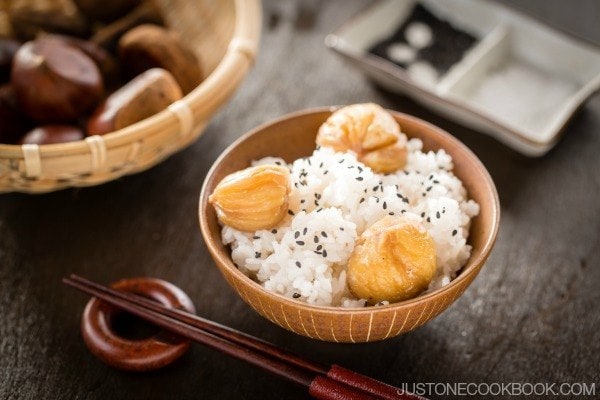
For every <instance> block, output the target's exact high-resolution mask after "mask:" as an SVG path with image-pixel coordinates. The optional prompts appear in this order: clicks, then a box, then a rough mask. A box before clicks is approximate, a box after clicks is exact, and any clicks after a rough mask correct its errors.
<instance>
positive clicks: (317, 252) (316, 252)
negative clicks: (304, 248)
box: [314, 251, 323, 255]
mask: <svg viewBox="0 0 600 400" xmlns="http://www.w3.org/2000/svg"><path fill="white" fill-rule="evenodd" d="M314 253H315V254H319V255H321V254H323V253H321V252H320V251H314Z"/></svg>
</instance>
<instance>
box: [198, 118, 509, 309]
mask: <svg viewBox="0 0 600 400" xmlns="http://www.w3.org/2000/svg"><path fill="white" fill-rule="evenodd" d="M332 110H333V109H330V108H322V109H315V110H307V111H301V112H298V113H294V114H291V115H288V116H284V117H282V118H280V119H278V120H275V121H273V122H270V123H268V124H265V125H262V126H260V127H258V128H256V129H254V130H253V131H251V132H249V133H247V134H245V135H244V136H242V137H241V138H239V139H238V140H237V141H236V142H234V143H233V144H232V145H231V146H229V148H227V149H226V150H225V152H224V153H223V154H222V155H221V157H219V159H218V160H217V161H216V162H215V164H214V165H213V167H212V168H211V170H210V171H209V173H208V175H207V177H206V180H205V182H204V186H203V188H202V193H201V195H200V210H199V212H200V224H201V228H202V233H203V236H204V239H205V241H206V243H207V246H208V247H209V250H210V252H211V254H212V255H213V258H214V259H215V262H217V264H220V266H221V268H228V269H230V270H232V272H233V274H234V275H235V276H237V277H239V278H240V279H246V280H250V279H249V278H247V277H246V276H245V275H244V274H243V273H242V272H240V271H239V270H237V268H236V267H235V265H234V264H233V262H232V261H231V257H230V251H229V249H228V248H227V247H226V246H224V245H223V244H222V242H221V227H220V226H219V224H218V220H217V216H216V213H215V211H214V208H213V207H212V206H210V204H208V196H209V195H210V193H212V192H213V190H214V188H215V186H216V185H217V184H218V183H219V182H220V181H221V179H223V178H224V177H225V176H226V175H228V174H230V173H232V172H235V171H238V170H240V169H243V168H246V167H248V166H249V165H250V163H251V161H252V160H256V159H260V158H262V157H267V156H278V157H282V158H283V159H285V160H286V161H287V162H292V161H294V160H295V159H297V158H300V157H304V156H308V155H310V154H312V152H313V150H314V149H315V138H316V134H317V131H318V128H319V126H320V125H321V124H322V123H323V122H324V121H325V120H326V119H327V117H328V116H329V115H330V114H331V112H332ZM392 114H393V116H394V118H395V119H396V120H397V121H398V123H399V124H400V127H401V129H402V131H403V132H404V133H405V134H406V135H407V136H408V137H409V138H419V139H421V140H422V141H423V147H424V149H425V150H427V151H428V150H434V151H435V150H439V149H444V150H445V151H446V152H447V153H449V154H450V155H451V156H452V158H453V161H454V174H455V175H456V176H458V177H459V178H460V179H461V180H462V182H463V184H464V186H465V188H466V189H467V191H468V195H469V198H471V199H473V200H475V201H476V202H477V203H479V205H480V213H479V215H478V216H477V217H475V218H474V219H473V220H472V225H471V230H470V235H469V241H468V243H469V244H470V245H471V246H472V247H473V249H472V253H471V257H470V258H469V260H468V262H467V264H466V265H465V266H464V267H463V269H462V270H461V272H460V274H459V276H458V277H457V278H455V279H454V280H453V281H452V282H451V283H450V284H448V285H446V286H445V287H444V288H441V289H439V290H436V291H434V292H432V293H431V294H427V295H424V296H418V297H417V298H415V299H412V300H407V301H404V302H400V303H394V304H391V305H389V306H387V307H394V306H396V305H399V304H406V303H410V302H412V301H417V300H419V299H422V298H424V297H427V296H431V295H434V294H436V293H438V292H441V291H444V290H446V289H447V288H449V287H452V286H453V285H455V284H456V283H457V282H458V281H460V280H461V279H462V278H463V277H465V276H466V275H469V272H471V270H475V269H478V268H479V267H481V265H482V264H483V262H484V261H485V259H486V258H487V256H488V254H489V252H490V250H491V247H492V245H493V243H494V240H495V237H496V233H497V230H498V222H499V202H498V195H497V193H496V188H495V186H494V183H493V181H492V179H491V177H490V176H489V174H488V172H487V171H486V169H485V167H484V166H483V165H482V164H481V162H480V161H479V160H478V159H477V157H475V155H474V154H473V153H472V152H471V151H470V150H469V149H468V148H467V147H466V146H464V145H463V144H462V143H461V142H459V141H458V140H457V139H455V138H454V137H452V136H451V135H450V134H448V133H446V132H444V131H443V130H441V129H440V128H437V127H435V126H434V125H431V124H429V123H427V122H425V121H423V120H420V119H418V118H415V117H411V116H409V115H406V114H403V113H399V112H392ZM471 279H472V277H471ZM254 284H255V285H256V287H258V288H260V290H262V291H265V292H266V290H265V289H263V288H262V287H261V286H260V285H258V284H257V283H254ZM269 295H271V296H273V294H272V293H270V292H269ZM277 297H279V298H281V299H282V300H288V299H283V297H281V296H277ZM289 301H293V300H291V299H289ZM296 303H299V302H296ZM303 304H304V303H303ZM307 307H309V308H318V309H330V310H342V309H340V308H338V307H325V306H313V305H307ZM369 308H371V307H369Z"/></svg>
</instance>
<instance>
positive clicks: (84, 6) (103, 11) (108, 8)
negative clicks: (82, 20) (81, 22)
mask: <svg viewBox="0 0 600 400" xmlns="http://www.w3.org/2000/svg"><path fill="white" fill-rule="evenodd" d="M74 2H75V4H76V5H77V8H79V10H80V11H81V12H82V13H83V14H84V15H85V16H87V17H88V18H90V19H95V20H99V21H104V22H110V21H114V20H115V19H117V18H119V17H121V16H123V15H124V14H126V13H127V12H128V11H130V10H131V9H132V8H133V7H135V6H137V5H138V4H139V3H140V0H74Z"/></svg>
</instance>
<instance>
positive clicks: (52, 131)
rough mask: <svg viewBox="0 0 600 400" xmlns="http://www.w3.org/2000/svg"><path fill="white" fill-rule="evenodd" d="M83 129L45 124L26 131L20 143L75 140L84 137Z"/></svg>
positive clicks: (48, 142) (52, 142)
mask: <svg viewBox="0 0 600 400" xmlns="http://www.w3.org/2000/svg"><path fill="white" fill-rule="evenodd" d="M84 136H85V135H84V134H83V131H82V130H81V129H80V128H78V127H76V126H71V125H46V126H38V127H37V128H35V129H33V130H31V131H29V132H27V133H26V134H25V136H23V138H22V139H21V144H55V143H66V142H75V141H77V140H82V139H83V138H84Z"/></svg>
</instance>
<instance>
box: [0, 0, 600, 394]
mask: <svg viewBox="0 0 600 400" xmlns="http://www.w3.org/2000/svg"><path fill="white" fill-rule="evenodd" d="M505 2H506V3H511V4H516V3H518V4H519V7H522V8H525V9H527V10H529V11H531V12H532V13H534V14H536V15H538V16H540V17H542V18H543V19H545V20H547V21H549V22H551V23H553V24H555V25H557V26H560V27H563V28H565V29H567V30H569V31H572V32H574V33H577V34H579V35H581V36H584V37H586V38H588V39H590V40H593V41H595V42H597V43H600V28H599V26H598V19H599V16H600V4H599V3H598V2H597V1H595V0H587V1H584V0H580V1H577V2H566V1H561V0H552V1H546V0H527V1H525V0H523V1H517V0H511V1H510V2H509V1H505ZM367 3H368V1H359V0H353V1H348V0H344V1H342V0H336V1H327V2H318V1H315V0H310V1H309V0H303V1H291V0H287V1H276V0H272V1H266V2H265V3H264V15H265V18H264V31H263V39H262V44H261V50H260V55H259V58H258V60H257V63H256V66H255V68H254V70H253V71H252V72H251V73H250V74H249V76H248V78H247V79H246V81H245V83H244V84H243V85H242V87H241V89H240V90H239V92H238V93H237V95H236V96H235V97H234V99H233V101H232V102H231V103H230V104H229V105H228V106H227V107H226V108H225V109H223V110H222V111H221V112H220V113H219V115H218V116H217V117H216V118H215V120H214V121H213V123H212V124H211V126H210V127H209V128H208V129H207V131H206V133H205V134H204V136H203V137H202V138H201V139H200V140H199V141H198V142H197V143H195V144H194V145H193V146H191V147H190V148H189V149H187V150H185V151H183V152H182V153H180V154H177V155H175V156H173V157H171V158H170V159H169V160H167V161H166V162H164V163H162V164H161V165H159V166H157V167H155V168H153V169H152V170H150V171H148V172H146V173H143V174H139V175H136V176H132V177H127V178H122V179H120V180H118V181H115V182H112V183H109V184H106V185H102V186H99V187H94V188H86V189H69V190H64V191H61V192H58V193H52V194H48V195H39V196H29V195H20V194H11V195H2V196H0V398H2V399H4V398H19V399H30V398H31V399H38V398H47V399H106V398H110V399H115V400H116V399H145V398H153V399H154V398H157V399H170V398H178V399H280V398H281V399H304V398H306V394H305V393H303V392H302V390H299V389H298V388H297V387H294V386H293V385H289V384H288V383H285V382H282V381H279V380H276V379H273V378H272V377H271V376H269V375H266V374H265V373H263V372H261V371H259V370H257V369H253V368H249V367H248V366H247V365H245V364H243V363H241V362H238V361H235V360H232V359H229V358H227V357H224V356H223V355H221V354H218V353H216V352H214V351H212V350H209V349H206V348H203V347H200V346H194V348H193V350H192V351H191V352H189V353H188V354H186V355H185V356H184V357H183V358H182V359H181V360H179V361H178V362H177V363H176V364H175V365H173V366H171V367H169V368H167V369H164V370H160V371H155V372H151V373H143V374H133V373H124V372H119V371H115V370H113V369H111V368H109V367H107V366H106V365H104V364H103V363H102V362H101V361H99V360H98V359H96V358H95V357H93V356H92V355H91V354H90V353H89V352H88V350H87V349H86V347H85V345H84V344H83V341H82V339H81V336H80V333H79V319H80V316H81V312H82V311H83V307H84V305H85V302H86V301H87V299H86V298H85V297H84V296H83V295H81V294H79V293H77V292H75V291H73V290H69V289H67V288H65V287H63V286H62V284H61V282H60V278H61V277H62V276H64V275H66V274H68V273H71V272H75V273H78V274H80V275H83V276H86V277H90V278H92V279H94V280H97V281H100V282H104V283H108V282H111V281H115V280H118V279H120V278H124V277H133V276H140V275H148V276H154V277H158V278H162V279H166V280H168V281H171V282H173V283H175V284H176V285H178V286H180V287H181V288H182V289H183V290H185V291H186V292H187V293H188V294H189V295H190V297H191V298H192V299H193V300H194V302H195V304H196V307H197V309H198V312H199V313H200V314H201V315H203V316H205V317H208V318H210V319H213V320H216V321H218V322H221V323H224V324H227V325H230V326H232V327H234V328H236V329H239V330H242V331H246V332H248V333H251V334H253V335H256V336H259V337H263V338H265V339H267V340H269V341H273V342H275V343H276V344H278V345H281V346H285V347H286V348H288V349H291V350H293V351H295V352H298V353H301V354H303V355H305V356H307V357H311V358H314V359H316V360H319V361H321V362H323V363H336V364H340V365H343V366H346V367H349V368H351V369H355V370H357V371H359V372H361V373H365V374H368V375H371V376H373V377H375V378H378V379H381V380H384V381H387V382H389V383H391V384H394V385H400V384H402V383H403V382H513V381H515V382H590V383H592V382H596V390H597V393H598V390H600V388H599V387H598V385H599V383H598V382H599V381H600V372H599V368H598V365H600V329H599V327H600V290H598V284H599V283H600V206H599V204H600V201H599V200H598V199H599V198H600V174H599V173H598V171H599V170H600V157H599V154H600V96H598V95H596V96H595V97H593V98H592V99H591V100H590V101H589V102H588V103H587V105H586V106H585V107H584V109H583V110H582V112H581V113H580V114H579V115H578V117H576V118H575V119H574V121H573V122H572V124H571V125H570V126H569V128H568V131H567V133H566V135H565V137H564V139H563V140H562V141H561V142H560V143H559V144H558V145H557V147H556V148H555V149H554V150H552V151H551V152H550V153H549V154H548V155H546V156H545V157H543V158H540V159H527V158H525V157H522V156H519V155H518V154H516V153H514V152H512V151H510V150H508V149H507V148H505V147H504V146H502V145H500V144H499V143H497V142H496V141H495V140H493V139H490V138H488V137H487V136H484V135H482V134H480V133H478V132H475V131H472V130H469V129H465V128H463V127H460V126H459V125H457V124H454V123H451V122H448V121H447V120H444V119H442V118H440V117H438V116H437V115H435V114H433V113H431V112H429V111H427V110H425V109H423V108H421V107H419V106H417V105H416V104H415V103H413V102H412V101H410V100H408V99H406V98H403V97H399V96H397V95H391V94H388V93H386V92H384V91H381V90H379V89H377V88H376V87H374V86H373V85H371V84H370V83H369V82H368V81H367V80H365V78H364V77H363V76H362V75H361V74H360V73H358V72H357V71H356V70H354V69H352V68H351V67H350V66H348V65H346V64H345V63H344V62H342V61H341V60H340V59H339V58H337V57H336V56H335V55H334V54H332V53H331V52H329V51H328V50H326V49H325V47H324V46H323V44H322V43H323V38H324V36H325V34H326V33H328V32H329V31H330V30H332V29H333V28H334V27H336V26H338V25H339V24H340V23H341V22H343V21H344V20H346V19H347V18H348V17H350V16H351V15H352V14H354V13H355V12H356V11H358V10H359V9H361V8H362V7H364V6H365V5H366V4H367ZM361 101H375V102H377V103H380V104H382V105H384V106H386V107H389V108H393V109H397V110H399V111H403V112H407V113H410V114H414V115H416V116H418V117H421V118H424V119H426V120H429V121H431V122H432V123H434V124H437V125H439V126H441V127H442V128H444V129H446V130H448V131H449V132H451V133H453V134H455V135H456V136H457V137H458V138H459V139H461V140H462V141H464V142H465V143H466V144H467V145H468V146H469V147H471V148H472V149H473V151H474V152H475V153H476V154H477V155H478V156H479V157H480V158H481V160H482V161H483V163H484V164H485V165H486V166H487V168H488V169H489V171H490V173H491V174H492V177H493V178H494V180H495V182H496V184H497V187H498V191H499V194H500V198H501V203H502V222H501V228H500V235H499V238H498V242H497V244H496V248H495V250H494V252H493V253H492V256H491V257H490V259H489V261H488V263H487V265H486V266H485V267H484V268H483V270H482V272H481V273H480V275H479V276H478V277H477V279H476V280H475V282H474V283H473V284H472V285H471V287H470V288H469V289H468V290H467V292H466V293H465V294H464V295H463V296H462V297H461V298H460V299H459V300H458V301H457V302H456V303H455V304H454V305H453V306H452V307H450V309H449V310H447V311H446V312H445V313H444V314H442V315H441V316H440V317H438V318H436V319H435V320H434V321H432V322H430V323H428V324H427V325H425V326H423V327H422V328H419V329H418V330H416V331H414V332H411V333H409V334H406V335H403V336H401V337H398V338H395V339H391V340H387V341H384V342H379V343H374V344H367V345H336V344H329V343H321V342H317V341H311V340H308V339H306V338H303V337H300V336H297V335H294V334H292V333H289V332H287V331H284V330H283V329H280V328H278V327H276V326H274V325H272V324H271V323H269V322H268V321H266V320H264V319H263V318H261V317H259V316H258V314H256V313H255V312H253V311H252V310H251V309H250V308H249V307H248V306H247V305H246V304H244V303H243V302H242V300H240V299H239V298H238V297H237V296H236V295H235V294H234V292H233V290H232V289H230V288H229V286H228V285H227V284H226V283H225V281H224V280H223V279H222V277H221V276H220V274H219V272H218V271H217V269H216V268H215V266H214V265H213V263H212V261H211V259H210V257H209V256H208V254H207V251H206V248H205V247H204V244H203V243H202V239H201V236H200V233H199V229H198V226H197V219H196V215H197V202H198V195H199V191H200V187H201V184H202V181H203V178H204V176H205V174H206V172H207V171H208V168H209V167H210V165H211V164H212V162H213V161H214V160H215V159H216V157H217V156H218V154H219V153H220V152H221V151H222V150H223V149H224V148H225V147H226V146H227V145H228V144H229V143H230V142H231V141H233V140H234V139H235V138H237V137H238V136H239V135H241V134H242V133H244V132H245V131H247V130H249V129H250V128H252V127H254V126H256V125H258V124H259V123H262V122H264V121H267V120H268V119H271V118H273V117H276V116H279V115H282V114H284V113H287V112H291V111H294V110H298V109H301V108H306V107H311V106H321V105H331V104H347V103H355V102H361Z"/></svg>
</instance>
